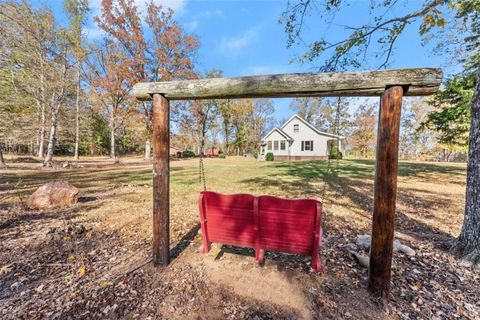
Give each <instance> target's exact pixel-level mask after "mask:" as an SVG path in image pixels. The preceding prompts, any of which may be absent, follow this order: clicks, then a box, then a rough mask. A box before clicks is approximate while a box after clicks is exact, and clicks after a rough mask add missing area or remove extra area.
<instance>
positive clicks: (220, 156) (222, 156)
mask: <svg viewBox="0 0 480 320" xmlns="http://www.w3.org/2000/svg"><path fill="white" fill-rule="evenodd" d="M218 157H219V158H220V159H225V158H226V157H227V156H226V155H225V153H223V152H222V153H219V154H218Z"/></svg>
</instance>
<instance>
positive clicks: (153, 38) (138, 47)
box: [95, 0, 198, 159]
mask: <svg viewBox="0 0 480 320" xmlns="http://www.w3.org/2000/svg"><path fill="white" fill-rule="evenodd" d="M95 21H97V23H98V25H99V27H100V28H102V29H103V30H104V31H105V32H106V33H107V34H109V35H110V36H111V37H112V39H114V41H116V43H117V44H118V45H119V46H120V47H121V48H122V49H123V50H124V52H125V56H126V57H127V59H129V60H130V62H131V64H132V68H134V69H135V71H134V72H133V74H135V75H136V76H137V79H136V82H140V81H150V82H155V81H170V80H175V79H182V78H194V77H195V76H196V75H195V73H194V71H193V69H194V68H193V57H194V55H195V53H196V49H197V47H198V40H197V39H196V38H195V37H194V36H192V35H188V34H186V33H185V31H184V30H183V28H182V27H181V26H180V25H179V24H178V23H177V22H176V21H175V20H174V19H173V11H172V10H171V9H168V10H163V8H162V7H161V6H160V5H156V4H155V3H154V2H153V1H151V2H149V3H148V5H147V8H146V13H145V18H144V24H142V18H141V13H140V12H139V10H138V7H137V5H136V4H135V2H134V1H132V0H102V15H101V17H96V18H95ZM141 106H142V108H143V112H144V114H145V137H146V142H145V158H146V159H149V158H150V145H151V143H150V137H151V135H152V123H151V121H152V104H151V103H149V102H143V103H142V104H141ZM172 112H175V110H172Z"/></svg>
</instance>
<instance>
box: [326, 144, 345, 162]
mask: <svg viewBox="0 0 480 320" xmlns="http://www.w3.org/2000/svg"><path fill="white" fill-rule="evenodd" d="M342 157H343V155H342V153H341V152H340V150H338V147H335V146H334V147H331V148H330V154H329V155H328V158H329V159H342Z"/></svg>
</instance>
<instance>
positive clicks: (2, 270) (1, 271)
mask: <svg viewBox="0 0 480 320" xmlns="http://www.w3.org/2000/svg"><path fill="white" fill-rule="evenodd" d="M10 271H12V266H11V265H9V264H7V265H5V266H3V267H1V268H0V276H3V275H5V274H7V273H9V272H10Z"/></svg>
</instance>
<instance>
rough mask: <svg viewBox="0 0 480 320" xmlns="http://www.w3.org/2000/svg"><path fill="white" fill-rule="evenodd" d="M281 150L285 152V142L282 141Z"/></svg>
mask: <svg viewBox="0 0 480 320" xmlns="http://www.w3.org/2000/svg"><path fill="white" fill-rule="evenodd" d="M280 150H285V140H282V141H280Z"/></svg>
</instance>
